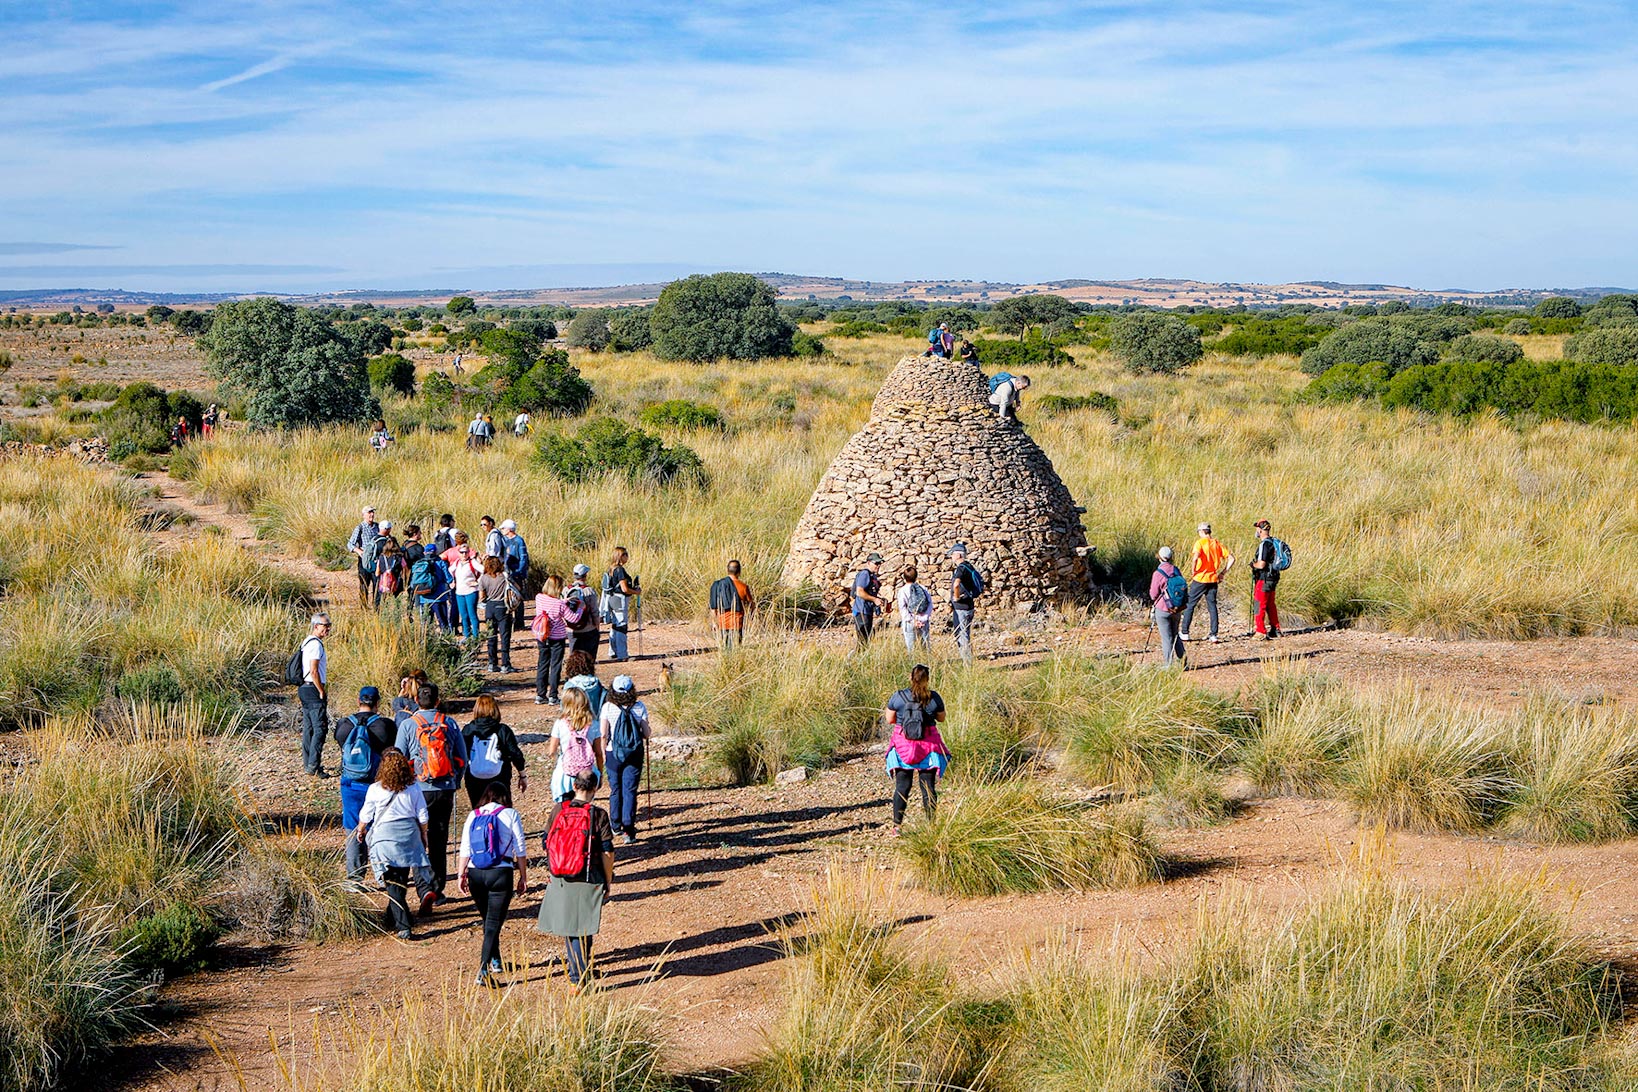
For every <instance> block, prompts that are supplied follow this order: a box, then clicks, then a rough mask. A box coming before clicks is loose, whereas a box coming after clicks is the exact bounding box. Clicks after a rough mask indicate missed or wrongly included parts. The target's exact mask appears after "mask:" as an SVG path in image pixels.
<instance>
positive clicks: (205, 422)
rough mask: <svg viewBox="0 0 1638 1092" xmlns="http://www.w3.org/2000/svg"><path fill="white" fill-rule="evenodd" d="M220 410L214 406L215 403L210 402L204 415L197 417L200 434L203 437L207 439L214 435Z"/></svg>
mask: <svg viewBox="0 0 1638 1092" xmlns="http://www.w3.org/2000/svg"><path fill="white" fill-rule="evenodd" d="M221 412H222V411H221V410H219V409H217V408H216V403H215V402H212V403H211V404H210V408H209V409H207V410H206V411H205V416H204V417H202V418H200V419H199V427H200V435H201V436H202V437H203V438H204V439H206V440H208V439H210V438H211V437H212V436H214V435H216V421H217V418H218V415H219V414H220V413H221Z"/></svg>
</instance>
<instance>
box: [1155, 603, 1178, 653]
mask: <svg viewBox="0 0 1638 1092" xmlns="http://www.w3.org/2000/svg"><path fill="white" fill-rule="evenodd" d="M1179 621H1180V619H1179V618H1178V616H1177V612H1176V611H1162V610H1161V609H1160V608H1159V607H1156V608H1155V631H1156V632H1157V633H1159V634H1160V662H1161V664H1162V665H1166V664H1170V663H1171V662H1172V661H1173V660H1177V661H1179V662H1181V661H1182V659H1183V633H1182V630H1180V629H1179V628H1178V625H1177V623H1178V622H1179Z"/></svg>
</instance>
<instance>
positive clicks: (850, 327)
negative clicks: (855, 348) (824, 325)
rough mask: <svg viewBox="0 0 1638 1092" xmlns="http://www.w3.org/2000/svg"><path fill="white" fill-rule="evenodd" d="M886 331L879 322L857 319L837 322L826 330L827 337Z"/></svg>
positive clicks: (858, 335)
mask: <svg viewBox="0 0 1638 1092" xmlns="http://www.w3.org/2000/svg"><path fill="white" fill-rule="evenodd" d="M885 333H888V328H887V327H886V326H885V325H883V324H882V323H880V322H868V321H860V320H857V319H853V320H849V321H847V322H839V323H837V324H836V325H834V326H832V327H831V328H830V330H829V331H827V332H826V336H827V337H869V336H870V335H871V334H885Z"/></svg>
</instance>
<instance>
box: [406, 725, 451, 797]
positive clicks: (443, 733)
mask: <svg viewBox="0 0 1638 1092" xmlns="http://www.w3.org/2000/svg"><path fill="white" fill-rule="evenodd" d="M412 719H413V720H414V721H415V739H416V742H417V743H418V744H420V747H421V780H422V781H437V780H439V779H440V778H445V777H450V776H452V775H453V774H454V773H455V760H454V759H452V758H451V757H450V755H449V727H450V725H449V721H447V720H445V719H444V715H443V714H442V713H434V714H432V720H430V721H427V720H423V719H421V714H420V713H419V712H417V713H416V714H415V715H414V717H413V718H412Z"/></svg>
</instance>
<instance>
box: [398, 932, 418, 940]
mask: <svg viewBox="0 0 1638 1092" xmlns="http://www.w3.org/2000/svg"><path fill="white" fill-rule="evenodd" d="M398 939H399V940H414V939H415V934H414V933H412V932H410V931H409V930H408V929H400V930H398Z"/></svg>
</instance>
